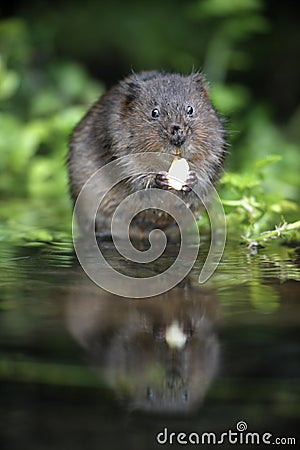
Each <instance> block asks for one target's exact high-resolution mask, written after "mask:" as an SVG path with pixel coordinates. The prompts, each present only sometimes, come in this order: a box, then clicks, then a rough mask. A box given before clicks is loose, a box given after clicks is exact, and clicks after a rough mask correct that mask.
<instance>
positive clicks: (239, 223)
mask: <svg viewBox="0 0 300 450" xmlns="http://www.w3.org/2000/svg"><path fill="white" fill-rule="evenodd" d="M280 161H281V157H280V156H278V155H269V156H267V157H265V158H263V159H260V160H257V161H256V162H255V164H254V166H252V167H251V166H249V167H248V170H247V171H245V172H243V173H242V174H238V173H230V172H227V173H225V175H224V176H223V178H222V180H221V192H220V193H221V196H222V199H223V206H224V208H225V213H226V219H227V226H228V233H229V236H234V235H235V236H237V234H238V235H239V236H240V237H241V239H242V241H243V242H247V243H250V244H251V243H253V242H260V241H267V240H268V239H274V238H276V237H286V238H287V239H291V237H292V236H294V238H295V240H298V241H300V239H299V238H300V235H298V236H297V234H295V231H296V230H299V232H300V222H299V221H298V222H295V223H294V224H288V223H287V222H285V220H284V219H283V216H285V217H289V218H291V219H292V220H293V219H294V218H295V217H296V215H297V213H299V209H298V207H297V204H296V203H295V202H293V201H290V200H286V198H285V196H284V195H283V194H282V193H281V192H280V191H273V192H271V191H269V192H268V191H267V190H266V187H265V181H266V180H265V177H266V175H265V173H266V170H267V169H268V168H269V166H270V165H271V164H274V163H279V162H280ZM281 222H283V223H281ZM276 224H277V225H278V226H277V227H276V228H275V230H274V231H268V230H269V229H270V228H271V229H272V228H274V226H275V225H276ZM279 224H280V225H279Z"/></svg>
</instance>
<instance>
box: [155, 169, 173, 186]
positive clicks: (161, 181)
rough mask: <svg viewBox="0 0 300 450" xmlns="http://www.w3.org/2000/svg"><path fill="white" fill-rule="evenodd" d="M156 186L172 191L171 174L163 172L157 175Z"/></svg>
mask: <svg viewBox="0 0 300 450" xmlns="http://www.w3.org/2000/svg"><path fill="white" fill-rule="evenodd" d="M155 184H156V185H157V187H159V188H160V189H170V185H169V174H168V172H166V171H161V172H158V173H157V174H156V177H155Z"/></svg>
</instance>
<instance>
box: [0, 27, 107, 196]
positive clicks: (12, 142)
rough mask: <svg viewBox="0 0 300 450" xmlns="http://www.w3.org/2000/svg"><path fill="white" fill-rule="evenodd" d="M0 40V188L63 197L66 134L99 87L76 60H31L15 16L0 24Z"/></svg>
mask: <svg viewBox="0 0 300 450" xmlns="http://www.w3.org/2000/svg"><path fill="white" fill-rule="evenodd" d="M0 41H1V47H0V50H1V53H0V82H1V83H0V99H1V110H0V155H1V157H0V170H1V178H0V192H1V194H2V196H4V197H5V198H7V197H8V196H10V197H11V196H15V197H20V196H21V197H23V198H41V199H46V198H53V199H60V198H61V197H65V198H66V196H67V195H68V188H67V179H66V171H65V167H64V166H65V155H66V147H67V141H68V135H69V134H70V131H71V129H72V127H73V126H74V125H75V123H76V122H77V121H78V120H79V119H80V118H81V117H82V115H83V114H84V112H85V110H86V108H87V107H88V106H90V104H91V103H92V102H93V101H94V100H95V99H96V98H97V96H98V95H99V94H100V93H101V92H102V88H101V86H99V85H98V84H97V83H96V82H94V81H91V80H90V79H89V78H88V77H87V75H86V73H85V72H84V71H83V69H82V68H81V67H79V66H77V65H76V64H70V63H55V62H53V61H51V62H47V64H46V65H45V66H42V65H39V64H36V63H35V61H34V53H35V52H36V51H37V49H36V48H35V47H34V46H33V45H32V44H31V43H30V36H29V34H28V30H27V28H26V27H25V25H24V24H23V23H22V22H20V21H18V20H11V21H7V22H3V23H1V24H0Z"/></svg>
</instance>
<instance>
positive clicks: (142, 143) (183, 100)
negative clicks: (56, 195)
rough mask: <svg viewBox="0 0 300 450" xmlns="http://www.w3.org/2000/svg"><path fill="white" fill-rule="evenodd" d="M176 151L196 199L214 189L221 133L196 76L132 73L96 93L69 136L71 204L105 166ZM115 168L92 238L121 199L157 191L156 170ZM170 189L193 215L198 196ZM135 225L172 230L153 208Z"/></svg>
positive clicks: (221, 148)
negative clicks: (115, 179) (116, 177)
mask: <svg viewBox="0 0 300 450" xmlns="http://www.w3.org/2000/svg"><path fill="white" fill-rule="evenodd" d="M187 106H192V107H193V110H194V113H193V115H192V116H188V114H187V112H186V111H187V110H186V108H187ZM154 108H159V110H160V117H159V118H153V117H152V115H151V112H152V111H153V109H154ZM174 124H178V125H179V126H180V127H181V129H182V133H183V141H184V142H181V143H180V145H178V142H177V141H176V138H175V139H174V136H173V135H172V127H173V126H174ZM179 146H180V148H181V156H182V157H184V158H186V159H187V161H188V163H189V166H190V169H191V170H193V171H195V172H196V174H197V180H198V185H199V186H200V189H201V193H202V195H203V196H207V195H209V185H210V183H212V184H214V183H215V182H216V181H217V180H218V178H219V176H220V174H221V171H222V166H223V159H224V153H225V150H224V149H225V132H224V128H223V124H222V121H221V120H220V118H219V116H218V114H217V113H216V111H215V109H214V108H213V106H212V104H211V102H210V100H209V95H208V90H207V86H206V84H205V82H204V80H203V77H202V75H200V74H192V75H188V76H184V75H179V74H170V73H159V72H142V73H140V74H133V75H131V76H130V77H128V78H126V79H125V80H124V81H121V82H120V83H119V84H117V85H116V86H114V87H113V88H111V89H110V90H109V91H108V92H107V93H106V94H105V95H104V96H102V97H101V98H100V99H99V100H98V101H97V102H96V103H95V104H94V105H93V107H92V108H91V109H90V110H89V111H88V113H87V114H86V116H85V117H84V118H83V119H82V121H81V122H80V123H79V124H78V125H77V127H76V128H75V130H74V132H73V135H72V137H71V141H70V151H69V158H68V167H69V177H70V188H71V193H72V196H73V199H74V200H76V198H77V196H78V194H79V192H80V190H81V189H82V187H83V185H84V184H85V182H86V181H87V179H88V178H89V177H90V176H91V175H92V174H93V173H94V172H95V171H96V170H97V169H99V168H100V167H103V166H104V165H105V164H107V163H108V162H110V161H113V160H118V158H119V157H121V156H125V155H131V154H132V155H133V154H136V153H145V152H154V153H156V154H158V155H159V154H160V153H161V152H164V153H168V154H170V155H174V152H175V150H176V148H178V147H179ZM159 157H160V156H159ZM168 167H169V166H168V165H167V163H166V161H165V159H164V158H163V156H162V157H161V169H160V170H165V171H167V170H168ZM118 170H119V171H120V174H121V175H122V179H123V181H121V182H120V183H119V184H118V185H117V186H116V187H115V188H113V189H112V190H111V191H110V192H109V193H108V194H107V195H106V196H105V199H104V201H103V203H101V206H100V207H99V210H98V214H97V220H96V230H97V232H98V233H100V234H109V232H110V220H111V216H112V213H113V212H114V210H115V208H116V206H118V205H119V204H120V202H121V201H122V200H123V199H124V198H126V197H127V195H129V194H130V193H132V192H135V191H137V190H140V189H145V188H151V187H157V184H156V173H155V172H157V170H154V168H153V167H152V166H151V163H149V164H143V165H138V164H137V163H132V164H130V163H129V164H126V167H124V166H122V164H120V165H119V167H118ZM173 192H174V193H176V194H177V195H179V196H181V197H182V198H183V199H184V201H185V202H186V203H187V204H188V205H189V207H190V208H191V209H192V211H193V212H196V213H197V211H198V210H199V209H200V206H201V205H200V202H199V199H198V198H197V197H196V196H195V194H194V193H193V192H192V191H191V192H182V191H179V192H178V191H174V190H173ZM98 194H99V195H100V193H97V195H98ZM149 206H151V205H149ZM141 219H142V220H141ZM84 222H85V223H83V224H81V225H82V226H83V228H88V227H90V226H91V224H92V218H91V217H85V219H84ZM138 222H139V225H138ZM138 222H136V227H137V228H139V230H141V229H142V234H143V233H144V232H145V230H148V231H149V230H151V228H156V227H158V228H161V229H167V228H168V227H169V226H172V225H173V220H172V219H171V218H170V216H166V215H165V214H159V212H158V210H157V214H155V213H153V210H152V211H151V213H147V212H146V213H143V214H142V215H141V216H140V220H139V221H138ZM141 224H142V225H143V226H142V227H141Z"/></svg>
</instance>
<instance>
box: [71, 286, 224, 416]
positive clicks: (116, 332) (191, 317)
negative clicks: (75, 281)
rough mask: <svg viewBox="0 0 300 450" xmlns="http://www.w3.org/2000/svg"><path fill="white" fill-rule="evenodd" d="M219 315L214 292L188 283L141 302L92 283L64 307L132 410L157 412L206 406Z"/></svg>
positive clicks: (80, 338)
mask: <svg viewBox="0 0 300 450" xmlns="http://www.w3.org/2000/svg"><path fill="white" fill-rule="evenodd" d="M217 313H218V307H217V302H216V299H215V298H214V297H213V296H212V294H211V293H208V292H207V290H203V289H201V290H200V289H198V288H197V289H196V288H195V287H191V286H190V285H189V283H188V282H184V283H182V285H181V286H178V287H176V288H174V289H172V290H171V291H169V292H167V293H165V294H162V295H160V296H157V297H153V298H151V299H143V300H135V299H128V298H120V297H117V296H115V295H112V294H109V293H107V292H106V291H103V290H101V289H99V288H97V287H96V286H94V285H92V284H91V283H88V285H87V286H86V287H82V286H81V287H80V288H71V290H70V291H69V294H68V299H67V303H66V322H67V327H68V329H69V331H70V332H71V334H72V335H73V336H74V337H75V339H76V340H77V341H78V342H79V343H80V344H81V345H82V346H83V347H84V348H85V349H86V351H87V353H88V355H89V358H90V361H91V365H92V366H93V367H95V369H96V370H97V371H98V373H99V375H100V377H101V378H102V379H104V380H105V382H106V383H107V384H108V385H109V386H110V387H112V388H113V389H114V390H115V391H116V393H117V394H118V396H119V397H120V398H121V399H123V400H126V401H127V402H128V404H129V407H130V408H132V409H139V410H147V411H159V412H184V411H191V410H193V409H194V408H195V407H197V406H198V405H199V404H200V403H201V401H202V399H203V397H204V396H205V393H206V391H207V389H208V387H209V385H210V383H211V380H212V378H213V377H214V375H215V374H216V371H217V368H218V360H219V344H218V340H217V337H216V333H215V331H214V323H215V321H216V318H217Z"/></svg>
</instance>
